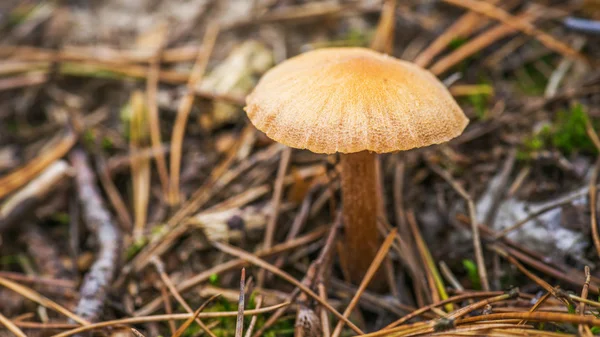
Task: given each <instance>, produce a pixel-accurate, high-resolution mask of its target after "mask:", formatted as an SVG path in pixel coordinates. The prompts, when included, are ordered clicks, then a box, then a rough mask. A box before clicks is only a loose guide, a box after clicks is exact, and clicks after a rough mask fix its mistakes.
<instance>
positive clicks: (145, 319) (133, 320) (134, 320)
mask: <svg viewBox="0 0 600 337" xmlns="http://www.w3.org/2000/svg"><path fill="white" fill-rule="evenodd" d="M289 305H290V302H284V303H280V304H277V305H273V306H270V307H265V308H262V309H254V310H246V311H244V316H250V315H259V314H264V313H269V312H272V311H275V310H277V309H279V308H283V307H287V306H289ZM237 315H238V313H237V311H225V312H201V313H199V314H198V315H194V314H187V313H186V314H172V315H154V316H136V317H129V318H122V319H117V320H112V321H105V322H100V323H94V324H89V325H86V326H82V327H78V328H75V329H71V330H69V331H65V332H62V333H59V334H56V335H54V336H52V337H68V336H73V335H76V334H78V333H81V332H86V331H92V330H96V329H100V328H105V327H109V326H118V325H126V324H141V323H149V322H164V321H168V320H171V319H173V320H187V319H190V317H197V318H220V317H237Z"/></svg>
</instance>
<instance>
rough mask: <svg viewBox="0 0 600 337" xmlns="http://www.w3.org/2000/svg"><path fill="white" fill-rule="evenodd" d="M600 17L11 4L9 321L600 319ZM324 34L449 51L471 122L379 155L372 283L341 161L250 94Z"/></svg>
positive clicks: (2, 66)
mask: <svg viewBox="0 0 600 337" xmlns="http://www.w3.org/2000/svg"><path fill="white" fill-rule="evenodd" d="M599 23H600V2H598V1H597V0H585V1H578V0H577V1H576V0H572V1H551V0H540V1H536V2H530V1H523V0H510V1H495V0H488V1H482V0H464V1H458V0H442V1H397V2H396V1H393V0H391V1H390V0H387V1H385V3H384V4H383V3H382V1H379V0H362V1H361V0H355V1H350V0H348V1H345V0H338V1H302V0H280V1H276V0H256V1H250V0H222V1H220V0H174V1H166V0H135V1H125V0H106V1H89V0H73V1H45V2H44V1H42V2H40V1H34V0H21V1H15V0H3V1H2V2H1V3H0V336H4V335H16V336H19V337H21V336H82V335H92V334H93V335H102V336H106V335H108V336H147V337H156V336H176V337H178V336H199V335H209V336H236V337H238V336H248V337H251V336H255V337H258V336H292V335H294V336H326V337H331V336H333V337H339V336H352V335H357V334H363V333H364V334H367V335H368V336H417V335H437V336H475V335H478V336H479V335H487V336H531V335H535V336H548V337H550V336H559V335H560V336H591V335H594V334H598V333H600V299H599V297H598V296H599V293H600V263H599V262H600V236H599V235H598V224H597V214H596V213H597V196H596V194H597V186H598V185H597V184H598V183H599V182H598V174H599V171H600V157H599V154H600V151H599V150H600V139H599V138H598V135H597V132H598V130H599V128H600V66H599V63H598V60H600V28H599V26H600V25H599ZM328 46H359V47H366V48H374V49H377V50H379V51H382V52H386V53H389V54H391V55H393V56H395V57H397V58H400V59H404V60H409V61H413V62H415V63H417V64H418V65H420V66H422V67H424V68H427V69H429V70H430V71H431V72H432V73H433V74H435V75H436V76H438V77H439V79H440V80H441V81H443V83H444V84H445V85H446V86H447V87H448V88H449V90H450V92H451V93H452V95H453V96H454V97H455V98H456V100H457V101H458V102H459V104H460V106H461V107H462V108H463V110H464V112H465V114H466V115H467V117H468V118H469V119H470V123H469V125H468V127H467V129H466V130H465V132H464V133H463V134H462V135H461V136H459V137H457V138H455V139H454V140H452V141H450V142H448V143H446V144H443V145H439V146H432V147H427V148H422V149H415V150H411V151H405V152H400V153H389V154H382V155H380V167H379V168H380V172H381V175H380V178H381V180H382V183H381V184H380V185H381V186H380V187H379V188H380V190H381V193H380V195H381V197H382V199H383V200H382V204H383V205H384V207H383V208H384V209H382V210H381V216H380V220H381V221H380V224H379V225H380V232H381V238H382V240H381V242H382V245H381V247H380V249H379V251H378V258H376V259H375V260H374V264H373V265H372V268H371V270H370V272H369V273H368V274H367V276H366V277H365V278H364V279H363V282H361V284H351V283H350V282H347V281H346V278H345V275H346V274H347V273H346V271H345V270H344V269H343V268H342V267H341V266H340V263H339V254H338V251H340V250H341V249H343V247H341V246H342V245H343V244H342V242H343V237H344V233H343V231H342V230H340V227H341V226H340V221H339V217H338V210H339V205H340V198H341V196H340V183H339V175H338V173H339V172H338V171H339V165H337V163H338V158H337V157H336V155H330V156H326V155H318V154H313V153H311V152H308V151H303V150H296V149H289V148H287V147H285V146H282V145H280V144H277V143H274V142H273V141H272V140H270V139H269V138H267V137H266V136H265V135H264V134H262V133H261V132H259V131H257V130H256V129H255V128H254V127H253V126H252V125H251V123H250V122H249V121H248V119H247V117H246V115H245V113H244V111H243V107H244V104H245V96H246V95H247V94H248V93H249V92H250V91H251V90H252V89H253V87H254V86H255V84H256V83H257V81H258V79H259V78H260V76H261V75H262V74H264V73H265V72H266V71H267V70H268V69H270V68H271V67H272V66H273V65H275V64H277V63H280V62H282V61H283V60H285V59H287V58H289V57H292V56H295V55H297V54H299V53H302V52H305V51H309V50H313V49H316V48H321V47H328ZM265 238H273V239H272V240H270V239H265ZM271 241H272V242H271ZM340 247H341V248H340ZM378 268H379V269H380V270H381V271H382V272H380V273H375V271H376V270H377V269H378ZM373 277H379V278H382V277H383V278H385V280H384V282H383V283H384V284H386V285H385V286H384V287H379V288H380V289H378V290H376V289H373V287H369V282H370V281H371V279H372V278H373ZM378 281H381V280H378ZM386 282H387V283H386ZM378 283H381V282H378ZM382 289H383V290H382Z"/></svg>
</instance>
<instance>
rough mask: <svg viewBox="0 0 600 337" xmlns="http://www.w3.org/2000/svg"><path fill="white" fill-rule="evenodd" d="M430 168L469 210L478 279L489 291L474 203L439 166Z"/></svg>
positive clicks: (431, 164)
mask: <svg viewBox="0 0 600 337" xmlns="http://www.w3.org/2000/svg"><path fill="white" fill-rule="evenodd" d="M428 163H429V164H430V167H431V168H432V170H433V171H434V172H435V173H437V174H438V175H439V176H440V177H442V178H443V179H444V180H446V182H448V184H450V186H452V188H453V189H454V190H455V191H456V193H458V194H459V195H460V196H461V197H463V199H465V201H466V202H467V207H468V209H469V218H470V220H471V233H472V235H473V247H474V250H475V261H477V272H478V273H479V279H480V281H481V287H482V289H483V290H485V291H488V290H490V283H489V281H488V276H487V271H486V268H485V260H484V257H483V249H482V248H481V238H480V235H479V226H478V223H477V215H476V213H475V203H474V202H473V198H471V196H470V195H469V194H468V193H467V191H465V189H464V188H463V187H462V186H461V185H460V184H458V183H457V182H456V181H455V180H454V179H453V178H452V176H451V175H450V173H449V172H448V171H446V170H444V169H442V168H441V167H440V166H438V165H435V164H433V163H430V162H429V161H428Z"/></svg>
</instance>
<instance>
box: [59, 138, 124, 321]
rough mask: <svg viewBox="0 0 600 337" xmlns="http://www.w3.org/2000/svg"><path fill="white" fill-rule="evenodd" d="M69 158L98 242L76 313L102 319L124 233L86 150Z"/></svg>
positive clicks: (83, 207)
mask: <svg viewBox="0 0 600 337" xmlns="http://www.w3.org/2000/svg"><path fill="white" fill-rule="evenodd" d="M69 158H70V160H71V163H72V165H73V168H74V169H75V171H76V172H77V173H76V176H75V181H76V187H77V194H78V197H79V202H80V204H81V207H82V210H83V211H82V216H83V218H84V220H85V224H86V226H87V227H88V229H89V231H90V232H92V233H93V235H94V236H95V237H96V238H97V240H98V244H99V250H98V255H97V258H96V261H95V262H94V264H93V265H92V267H91V269H90V271H89V272H88V274H87V275H86V276H85V279H84V280H83V283H82V286H81V289H80V292H81V298H80V300H79V303H78V305H77V309H76V312H77V314H78V315H80V316H82V317H83V318H85V319H86V320H90V321H95V320H98V319H99V318H100V314H101V309H102V307H103V306H104V301H105V300H106V296H107V295H108V287H109V286H110V284H111V282H112V281H113V279H114V277H115V275H116V271H117V265H118V262H119V255H120V254H121V243H122V242H121V234H120V233H119V228H118V226H117V225H116V224H115V223H114V221H113V219H112V217H111V215H110V213H109V212H108V211H107V210H106V207H105V206H104V201H103V200H102V198H101V194H100V192H99V191H98V188H97V187H96V185H95V178H94V174H93V171H92V169H91V168H90V166H89V164H88V159H87V155H86V154H85V152H83V150H81V149H76V150H73V152H71V154H70V156H69Z"/></svg>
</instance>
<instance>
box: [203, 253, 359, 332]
mask: <svg viewBox="0 0 600 337" xmlns="http://www.w3.org/2000/svg"><path fill="white" fill-rule="evenodd" d="M212 244H213V245H214V246H215V247H217V248H218V249H219V250H220V251H222V252H224V253H227V254H229V255H233V256H236V257H238V258H241V259H243V260H246V261H248V262H249V263H252V264H253V265H256V266H258V267H261V268H264V269H266V270H268V271H270V272H271V273H273V274H275V275H277V276H279V277H281V278H282V279H284V280H286V281H288V282H289V283H291V284H293V285H295V286H296V287H298V288H300V290H302V291H303V292H304V293H306V294H307V295H308V296H310V297H312V298H313V299H314V300H315V301H317V302H319V303H320V304H321V305H323V306H324V307H325V308H326V309H327V310H329V311H330V312H331V313H333V314H334V315H335V316H336V317H337V318H339V319H341V320H342V321H344V322H345V323H346V324H347V325H348V326H349V327H350V328H351V329H352V330H354V332H356V333H358V334H363V332H362V331H361V330H360V329H359V328H358V327H357V326H356V325H355V324H354V323H352V322H350V321H349V320H348V319H347V318H346V317H344V316H343V315H342V314H340V313H339V312H338V311H337V310H335V308H333V307H332V306H331V305H330V304H329V303H327V302H325V301H323V300H322V299H321V298H320V297H319V295H317V294H315V292H314V291H312V290H311V289H310V288H308V287H307V286H305V285H304V284H302V283H301V282H299V281H298V280H296V279H295V278H293V277H292V276H291V275H290V274H288V273H286V272H284V271H283V270H281V269H279V268H277V267H275V266H273V265H272V264H270V263H268V262H265V261H264V260H262V259H260V258H258V257H256V256H255V255H252V254H250V253H248V252H246V251H243V250H241V249H239V248H236V247H233V246H230V245H228V244H225V243H221V242H213V243H212Z"/></svg>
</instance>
